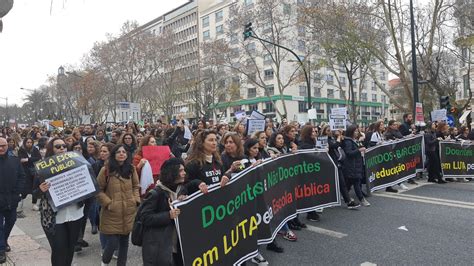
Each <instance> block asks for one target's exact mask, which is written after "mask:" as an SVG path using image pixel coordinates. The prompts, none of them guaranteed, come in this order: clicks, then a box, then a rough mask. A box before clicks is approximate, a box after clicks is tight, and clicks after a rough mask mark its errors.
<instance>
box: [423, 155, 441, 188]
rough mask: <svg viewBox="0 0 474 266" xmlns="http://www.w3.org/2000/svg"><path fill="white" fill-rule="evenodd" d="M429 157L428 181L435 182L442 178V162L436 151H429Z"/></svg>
mask: <svg viewBox="0 0 474 266" xmlns="http://www.w3.org/2000/svg"><path fill="white" fill-rule="evenodd" d="M426 157H428V180H429V181H434V180H436V179H440V178H441V161H440V159H439V155H438V153H436V151H427V152H426Z"/></svg>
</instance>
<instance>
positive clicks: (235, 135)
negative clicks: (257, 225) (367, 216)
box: [0, 114, 474, 266]
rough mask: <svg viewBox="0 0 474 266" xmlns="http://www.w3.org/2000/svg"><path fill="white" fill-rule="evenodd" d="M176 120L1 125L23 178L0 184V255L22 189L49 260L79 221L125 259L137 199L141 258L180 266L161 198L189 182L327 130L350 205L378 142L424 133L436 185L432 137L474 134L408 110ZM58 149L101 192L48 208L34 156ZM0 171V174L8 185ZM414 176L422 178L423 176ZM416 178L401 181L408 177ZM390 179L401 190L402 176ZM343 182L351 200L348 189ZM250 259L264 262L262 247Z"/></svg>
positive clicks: (3, 141)
mask: <svg viewBox="0 0 474 266" xmlns="http://www.w3.org/2000/svg"><path fill="white" fill-rule="evenodd" d="M175 121H176V122H175V123H173V124H166V123H163V122H161V121H158V122H156V123H145V124H144V125H142V126H138V125H137V124H136V123H133V122H130V123H126V124H109V125H80V126H77V127H67V128H64V129H61V130H50V131H48V130H46V129H45V128H44V127H39V126H32V127H30V128H26V129H17V130H13V129H11V128H2V129H1V132H0V167H3V166H4V165H5V163H4V161H6V160H7V158H18V162H19V164H21V170H22V171H21V173H20V172H19V171H17V172H18V176H19V178H20V177H21V178H24V182H21V187H15V186H13V185H12V186H11V188H10V189H11V190H12V191H13V192H14V193H16V194H17V195H19V196H20V197H19V198H18V199H17V198H14V199H13V202H19V204H13V203H12V199H10V198H8V200H5V199H4V198H6V197H8V195H9V194H8V193H7V192H6V191H3V190H2V195H0V199H2V201H0V203H1V204H3V202H10V204H9V205H8V206H0V210H1V213H2V216H1V217H2V224H1V225H0V226H1V227H2V230H1V231H2V232H3V234H4V236H0V263H2V260H3V261H4V259H5V252H8V251H10V249H11V248H10V246H9V245H8V242H7V241H6V240H8V236H9V233H10V231H11V228H12V227H13V224H14V222H15V220H16V215H18V217H22V216H24V214H23V212H22V210H23V201H24V200H25V199H26V198H27V196H28V195H31V200H32V203H33V205H32V210H34V211H40V213H41V221H40V222H41V225H42V227H43V229H44V232H45V235H46V237H47V239H48V241H49V244H50V246H51V251H52V252H51V263H52V265H61V266H63V265H71V263H72V260H73V257H74V253H75V252H80V251H81V250H82V249H83V248H87V247H88V246H89V244H88V243H87V242H86V241H85V240H84V234H85V228H86V224H87V221H88V220H89V221H90V224H91V234H93V235H96V234H98V235H99V238H100V243H101V247H102V258H101V263H102V265H108V264H109V263H110V262H111V260H112V259H113V258H116V259H117V265H126V262H127V251H128V246H129V235H130V232H131V230H132V226H133V222H134V218H135V215H136V212H137V209H138V206H139V205H140V204H142V208H141V209H142V212H141V214H140V215H141V219H142V221H143V225H144V227H145V231H144V232H145V233H144V239H143V247H142V258H143V264H144V265H182V263H183V262H182V259H181V251H180V246H179V243H178V239H177V233H176V229H175V225H174V218H176V217H177V216H178V215H179V214H180V210H179V209H174V208H172V207H171V206H170V204H169V202H171V201H173V200H176V199H179V198H180V197H181V196H184V195H187V194H191V193H193V192H195V191H198V190H200V191H201V192H203V193H207V190H208V186H209V185H213V184H219V185H220V186H225V185H226V184H227V183H228V182H229V180H230V179H232V177H233V176H234V175H235V174H237V173H238V172H240V171H242V170H244V169H246V168H249V167H254V166H256V165H258V164H259V163H260V162H262V161H263V160H271V159H272V158H275V157H278V156H280V155H282V154H288V153H294V152H297V151H298V150H303V149H315V148H317V140H318V137H327V145H326V146H325V147H323V148H325V149H327V152H328V154H329V155H330V157H331V158H332V160H333V161H334V162H335V164H336V166H337V168H338V172H339V174H338V176H339V188H340V193H341V195H342V197H343V199H344V202H345V204H346V207H347V208H348V209H352V210H353V209H358V208H360V206H361V205H362V206H365V207H368V206H370V203H369V202H368V200H367V199H366V194H367V191H364V189H365V188H364V186H363V184H364V183H365V182H366V175H365V171H364V169H365V167H364V159H363V156H364V153H365V151H366V149H368V148H370V147H374V146H376V145H380V144H381V143H383V142H384V141H391V140H396V139H402V138H404V137H405V136H408V135H413V134H424V141H425V151H426V156H427V163H426V168H427V173H428V174H427V177H428V180H427V181H428V182H437V183H440V184H443V183H446V182H447V181H454V180H452V179H451V180H449V179H448V180H446V179H444V178H443V176H442V171H441V163H440V158H439V150H438V149H439V145H438V142H439V141H441V140H453V141H458V140H459V141H460V140H471V141H472V140H474V131H470V129H469V128H468V127H467V126H461V127H459V128H455V127H449V126H448V125H447V124H446V123H444V122H440V123H431V122H430V123H427V125H426V126H425V127H422V128H420V127H415V126H414V124H413V118H412V115H411V114H406V115H404V116H403V121H402V122H398V121H395V120H390V121H388V124H387V126H386V125H385V122H384V121H377V122H375V123H373V124H371V125H370V126H368V127H367V128H364V127H360V126H357V125H348V126H347V128H346V130H345V131H342V130H331V128H330V126H329V125H326V124H321V125H319V126H314V125H312V124H310V123H306V124H300V123H297V122H288V121H287V120H286V119H283V120H282V122H281V123H277V122H274V121H273V120H271V119H267V120H266V126H265V130H262V131H258V132H254V133H253V134H251V135H248V134H247V133H246V128H245V125H244V123H241V121H238V122H237V123H235V124H234V125H229V124H227V123H213V122H212V121H205V120H198V121H197V122H196V123H194V124H191V125H189V124H188V123H187V121H185V120H183V119H181V117H178V118H177V119H176V120H175ZM156 145H160V146H169V150H170V151H171V154H169V157H170V159H169V160H167V161H166V162H165V163H164V164H163V165H162V167H161V171H160V174H159V175H154V176H153V186H152V187H149V188H146V191H148V193H147V192H144V191H145V190H144V188H140V176H141V171H142V169H143V168H144V166H145V164H146V163H147V159H146V158H144V156H143V149H144V147H146V146H156ZM318 148H321V147H318ZM67 151H72V152H77V153H79V154H81V155H82V156H84V157H85V158H86V159H87V161H88V162H89V163H90V164H91V165H92V167H93V169H94V172H95V174H96V176H97V181H98V184H99V188H100V191H99V194H98V195H97V197H94V198H90V199H87V200H85V201H83V202H80V203H77V204H73V205H70V206H67V207H65V208H63V209H60V210H57V211H55V210H54V209H53V208H52V207H51V202H50V201H49V199H48V198H47V197H46V192H47V191H48V189H49V183H48V182H46V181H44V180H39V178H38V176H37V175H36V172H35V169H34V163H35V162H37V161H39V160H41V159H42V158H45V157H48V156H52V155H55V154H60V153H64V152H67ZM10 163H14V162H10ZM0 171H3V169H0ZM17 172H15V173H17ZM8 178H9V176H5V175H2V178H1V180H0V182H1V183H2V184H7V183H8V182H7V179H8ZM417 178H418V179H420V178H423V175H419V176H418V177H417ZM417 178H413V179H411V180H409V181H407V182H408V183H411V184H414V185H416V184H417V182H416V179H417ZM469 180H472V179H469ZM462 181H467V180H462ZM398 186H399V188H400V189H406V185H405V184H403V183H400V184H399V185H398ZM352 189H353V190H354V195H355V199H353V198H351V195H350V191H351V190H352ZM150 191H152V192H150ZM386 191H388V192H394V193H396V192H398V190H397V189H396V188H395V187H388V188H387V189H386ZM17 205H18V206H17ZM6 207H8V208H6ZM15 210H16V212H15ZM321 212H322V210H321V211H318V212H314V211H313V212H309V213H307V215H306V219H307V220H309V221H319V219H320V214H321ZM13 213H16V215H14V214H13ZM13 216H14V217H13ZM7 218H8V219H7ZM302 228H306V225H305V223H304V222H303V221H302V219H301V218H300V217H296V218H294V219H292V220H290V221H289V222H287V223H286V224H285V225H284V226H283V227H282V229H281V231H280V232H279V235H280V236H281V238H282V239H284V240H287V241H292V242H294V241H297V238H298V237H297V233H295V231H299V230H301V229H302ZM4 239H6V240H5V241H4V242H1V241H2V240H4ZM277 239H278V238H276V239H275V241H274V242H273V243H271V244H269V245H267V246H266V248H267V249H268V250H270V251H274V252H277V253H282V252H284V250H283V248H282V247H281V246H280V245H279V244H278V242H277ZM252 262H253V263H257V264H259V265H265V264H267V262H266V260H265V258H263V256H262V255H261V254H258V255H257V256H256V257H254V258H253V259H252Z"/></svg>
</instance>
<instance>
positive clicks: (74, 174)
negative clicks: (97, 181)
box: [47, 165, 96, 207]
mask: <svg viewBox="0 0 474 266" xmlns="http://www.w3.org/2000/svg"><path fill="white" fill-rule="evenodd" d="M47 182H48V183H50V184H51V187H50V188H49V190H48V192H49V194H50V196H51V200H52V201H53V204H54V206H56V207H58V206H59V207H60V206H64V205H67V204H68V203H69V202H73V201H74V200H77V199H79V198H81V197H84V196H87V195H90V194H91V193H94V192H95V191H96V189H95V186H94V182H93V181H92V177H91V175H90V173H89V170H88V168H87V165H82V166H80V167H77V168H74V169H72V170H69V171H66V172H64V173H61V174H59V175H56V176H53V177H51V178H48V179H47Z"/></svg>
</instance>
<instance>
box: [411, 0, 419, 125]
mask: <svg viewBox="0 0 474 266" xmlns="http://www.w3.org/2000/svg"><path fill="white" fill-rule="evenodd" d="M410 24H411V28H410V30H411V67H412V80H413V118H415V117H416V103H417V102H419V98H418V97H419V95H418V70H417V66H416V47H415V17H414V15H413V0H410Z"/></svg>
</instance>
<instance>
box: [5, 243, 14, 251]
mask: <svg viewBox="0 0 474 266" xmlns="http://www.w3.org/2000/svg"><path fill="white" fill-rule="evenodd" d="M5 251H6V252H10V251H12V248H11V247H10V245H8V244H6V245H5Z"/></svg>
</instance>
